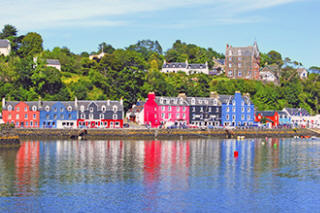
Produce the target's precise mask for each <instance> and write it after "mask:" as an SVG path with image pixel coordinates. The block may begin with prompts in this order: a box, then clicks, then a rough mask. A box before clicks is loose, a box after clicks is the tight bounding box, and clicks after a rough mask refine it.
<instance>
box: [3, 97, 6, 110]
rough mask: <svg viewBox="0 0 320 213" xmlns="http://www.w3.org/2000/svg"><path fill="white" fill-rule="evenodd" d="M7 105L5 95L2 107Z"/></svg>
mask: <svg viewBox="0 0 320 213" xmlns="http://www.w3.org/2000/svg"><path fill="white" fill-rule="evenodd" d="M5 106H6V98H5V97H3V98H2V109H3V108H5Z"/></svg>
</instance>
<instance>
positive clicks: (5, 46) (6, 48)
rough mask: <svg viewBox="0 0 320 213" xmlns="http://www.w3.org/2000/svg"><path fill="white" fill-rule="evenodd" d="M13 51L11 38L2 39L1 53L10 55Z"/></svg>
mask: <svg viewBox="0 0 320 213" xmlns="http://www.w3.org/2000/svg"><path fill="white" fill-rule="evenodd" d="M10 52H11V45H10V41H9V40H3V39H0V55H4V56H8V55H9V54H10Z"/></svg>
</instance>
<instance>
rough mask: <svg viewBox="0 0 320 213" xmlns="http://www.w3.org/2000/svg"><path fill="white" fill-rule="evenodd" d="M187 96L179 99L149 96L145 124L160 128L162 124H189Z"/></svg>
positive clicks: (145, 107)
mask: <svg viewBox="0 0 320 213" xmlns="http://www.w3.org/2000/svg"><path fill="white" fill-rule="evenodd" d="M186 98H187V97H186V96H185V94H180V95H179V96H178V97H157V96H156V95H155V94H154V93H149V94H148V99H147V101H146V103H145V105H144V124H149V125H151V127H153V128H154V127H158V126H160V125H161V124H164V125H170V124H171V125H173V124H184V125H187V124H189V105H188V102H187V99H186Z"/></svg>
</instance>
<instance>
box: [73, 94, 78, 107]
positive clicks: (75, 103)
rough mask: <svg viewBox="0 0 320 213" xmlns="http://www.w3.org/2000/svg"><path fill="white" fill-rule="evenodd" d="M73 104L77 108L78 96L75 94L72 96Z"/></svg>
mask: <svg viewBox="0 0 320 213" xmlns="http://www.w3.org/2000/svg"><path fill="white" fill-rule="evenodd" d="M74 106H75V107H76V108H78V98H77V96H75V97H74Z"/></svg>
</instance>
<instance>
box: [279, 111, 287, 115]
mask: <svg viewBox="0 0 320 213" xmlns="http://www.w3.org/2000/svg"><path fill="white" fill-rule="evenodd" d="M277 112H278V115H279V116H280V115H286V116H288V114H287V113H286V112H284V111H277Z"/></svg>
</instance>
